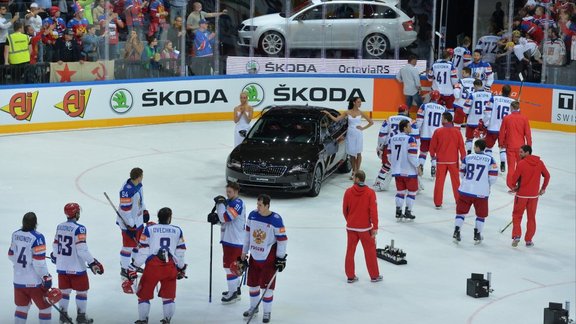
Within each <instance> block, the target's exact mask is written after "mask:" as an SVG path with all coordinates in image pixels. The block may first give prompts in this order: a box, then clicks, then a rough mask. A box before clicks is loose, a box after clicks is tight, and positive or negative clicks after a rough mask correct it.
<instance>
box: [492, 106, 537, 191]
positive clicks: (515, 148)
mask: <svg viewBox="0 0 576 324" xmlns="http://www.w3.org/2000/svg"><path fill="white" fill-rule="evenodd" d="M510 109H511V113H510V115H508V116H506V117H505V118H504V119H503V120H502V126H500V133H499V134H498V145H500V146H501V147H502V148H504V149H505V150H506V163H507V164H508V174H507V175H506V181H507V182H510V181H511V178H512V176H513V175H514V172H515V171H516V164H517V163H518V161H519V160H520V153H519V152H520V147H522V145H530V146H532V131H531V130H530V122H529V121H528V118H527V117H526V116H523V115H521V114H520V103H519V102H518V101H514V102H512V103H511V104H510Z"/></svg>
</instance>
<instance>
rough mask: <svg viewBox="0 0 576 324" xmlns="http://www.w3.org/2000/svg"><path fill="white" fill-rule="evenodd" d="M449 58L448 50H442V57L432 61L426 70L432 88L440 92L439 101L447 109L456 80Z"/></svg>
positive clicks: (450, 106) (451, 106)
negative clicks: (430, 66) (429, 67)
mask: <svg viewBox="0 0 576 324" xmlns="http://www.w3.org/2000/svg"><path fill="white" fill-rule="evenodd" d="M451 60H452V57H451V54H450V52H449V51H448V50H444V52H443V53H442V59H440V60H438V61H436V62H434V64H432V68H431V69H430V70H429V71H428V80H430V81H432V90H437V91H438V92H440V95H441V96H440V98H441V101H442V103H443V104H444V105H445V106H446V108H448V109H449V110H452V108H453V104H454V85H455V84H456V83H457V82H458V71H457V70H456V68H454V66H453V65H452V61H451ZM438 123H440V120H438Z"/></svg>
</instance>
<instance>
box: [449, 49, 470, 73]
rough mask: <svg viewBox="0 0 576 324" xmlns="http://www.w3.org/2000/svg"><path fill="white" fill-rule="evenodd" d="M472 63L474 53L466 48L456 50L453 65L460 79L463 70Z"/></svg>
mask: <svg viewBox="0 0 576 324" xmlns="http://www.w3.org/2000/svg"><path fill="white" fill-rule="evenodd" d="M470 62H472V53H470V50H469V49H467V48H466V47H462V46H458V47H456V48H455V49H454V56H452V64H453V65H454V68H455V69H456V75H457V77H458V79H460V78H462V69H463V68H464V67H465V66H468V64H470Z"/></svg>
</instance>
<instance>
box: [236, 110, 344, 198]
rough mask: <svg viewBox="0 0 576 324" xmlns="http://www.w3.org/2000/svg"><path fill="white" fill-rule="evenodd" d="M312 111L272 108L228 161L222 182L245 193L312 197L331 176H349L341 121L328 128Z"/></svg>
mask: <svg viewBox="0 0 576 324" xmlns="http://www.w3.org/2000/svg"><path fill="white" fill-rule="evenodd" d="M322 110H327V111H329V112H330V113H331V114H332V115H334V116H338V112H337V111H336V110H334V109H330V108H323V107H311V106H273V107H268V108H266V109H264V110H263V112H262V116H261V117H260V119H258V121H256V123H255V124H254V126H252V128H251V129H250V131H249V132H248V133H247V134H246V138H245V139H244V141H243V142H242V144H240V145H238V146H237V147H236V148H235V149H234V150H233V151H232V153H230V155H229V156H228V161H227V162H226V180H228V181H235V182H238V183H239V184H240V186H241V187H242V188H244V189H252V188H258V189H264V190H266V191H272V190H276V191H284V192H305V193H307V194H308V195H310V196H312V197H315V196H318V194H319V193H320V188H321V186H322V181H323V180H324V179H326V178H327V177H328V176H329V175H330V174H332V173H333V172H335V171H339V172H342V173H347V172H350V169H351V164H350V162H349V161H348V156H347V155H346V147H345V136H346V129H347V127H348V125H347V121H346V119H343V120H341V121H339V122H336V123H335V122H333V121H332V120H330V118H328V117H327V116H326V115H325V114H324V113H322Z"/></svg>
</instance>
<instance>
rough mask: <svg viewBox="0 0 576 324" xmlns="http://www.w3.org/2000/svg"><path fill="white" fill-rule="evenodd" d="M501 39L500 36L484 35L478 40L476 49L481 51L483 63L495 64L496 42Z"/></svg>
mask: <svg viewBox="0 0 576 324" xmlns="http://www.w3.org/2000/svg"><path fill="white" fill-rule="evenodd" d="M500 39H502V38H501V37H500V36H495V35H486V36H482V37H480V39H478V43H477V44H476V49H479V50H481V51H482V59H483V60H484V61H485V62H488V63H490V64H494V62H496V54H498V42H499V41H500Z"/></svg>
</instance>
